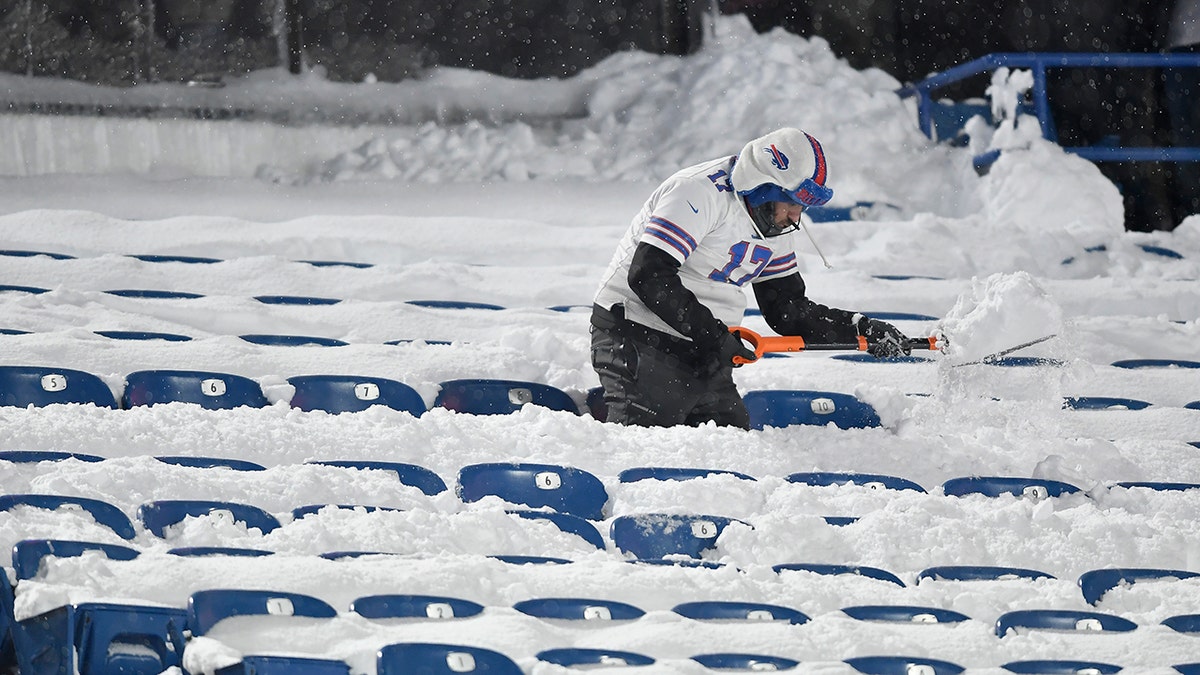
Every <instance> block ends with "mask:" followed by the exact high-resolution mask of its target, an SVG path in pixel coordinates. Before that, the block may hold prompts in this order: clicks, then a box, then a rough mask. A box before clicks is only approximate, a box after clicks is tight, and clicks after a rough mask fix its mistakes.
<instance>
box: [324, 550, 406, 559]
mask: <svg viewBox="0 0 1200 675" xmlns="http://www.w3.org/2000/svg"><path fill="white" fill-rule="evenodd" d="M369 555H399V554H397V553H392V552H390V551H326V552H325V553H322V554H321V555H320V557H322V558H324V559H326V560H354V559H355V558H362V557H364V556H369Z"/></svg>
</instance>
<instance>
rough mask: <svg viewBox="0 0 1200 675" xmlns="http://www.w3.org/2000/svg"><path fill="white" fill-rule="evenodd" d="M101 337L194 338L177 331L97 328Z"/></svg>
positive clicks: (132, 338) (174, 340)
mask: <svg viewBox="0 0 1200 675" xmlns="http://www.w3.org/2000/svg"><path fill="white" fill-rule="evenodd" d="M92 332H94V333H95V334H96V335H99V336H100V337H106V338H109V339H112V340H162V341H164V342H190V341H191V339H192V338H190V337H188V336H186V335H177V334H175V333H154V332H151V331H144V330H97V331H92Z"/></svg>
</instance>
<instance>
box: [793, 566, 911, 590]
mask: <svg viewBox="0 0 1200 675" xmlns="http://www.w3.org/2000/svg"><path fill="white" fill-rule="evenodd" d="M771 569H772V570H775V572H776V573H777V574H778V573H782V572H812V573H813V574H823V575H831V576H837V575H841V574H848V575H851V576H859V577H867V578H868V579H876V580H879V581H886V582H888V583H891V584H896V585H897V586H901V587H903V586H904V582H903V581H901V579H900V577H898V576H896V575H895V574H892V573H891V572H889V571H887V570H885V569H880V568H878V567H866V566H863V565H839V564H827V563H782V564H779V565H773V566H771Z"/></svg>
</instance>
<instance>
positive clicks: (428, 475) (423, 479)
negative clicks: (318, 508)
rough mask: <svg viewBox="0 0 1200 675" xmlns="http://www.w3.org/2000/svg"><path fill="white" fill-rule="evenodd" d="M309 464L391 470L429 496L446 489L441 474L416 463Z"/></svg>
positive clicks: (328, 461)
mask: <svg viewBox="0 0 1200 675" xmlns="http://www.w3.org/2000/svg"><path fill="white" fill-rule="evenodd" d="M309 464H321V465H324V466H336V467H341V468H343V469H360V470H364V471H366V470H375V471H392V472H394V473H395V474H396V477H397V478H399V479H400V482H401V483H403V484H404V485H409V486H412V487H415V488H417V489H418V490H420V491H421V492H423V493H425V494H427V495H430V496H432V495H436V494H440V493H442V492H445V491H446V489H447V488H446V481H444V480H442V477H441V476H439V475H437V474H436V473H434V472H433V471H430V470H429V469H426V468H425V467H423V466H417V465H416V464H405V463H403V462H383V461H375V460H356V459H317V460H312V461H311V462H309Z"/></svg>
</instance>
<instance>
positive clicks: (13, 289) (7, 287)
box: [0, 284, 50, 295]
mask: <svg viewBox="0 0 1200 675" xmlns="http://www.w3.org/2000/svg"><path fill="white" fill-rule="evenodd" d="M49 292H50V289H49V288H39V287H38V286H17V285H15V284H0V293H29V294H30V295H41V294H42V293H49Z"/></svg>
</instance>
